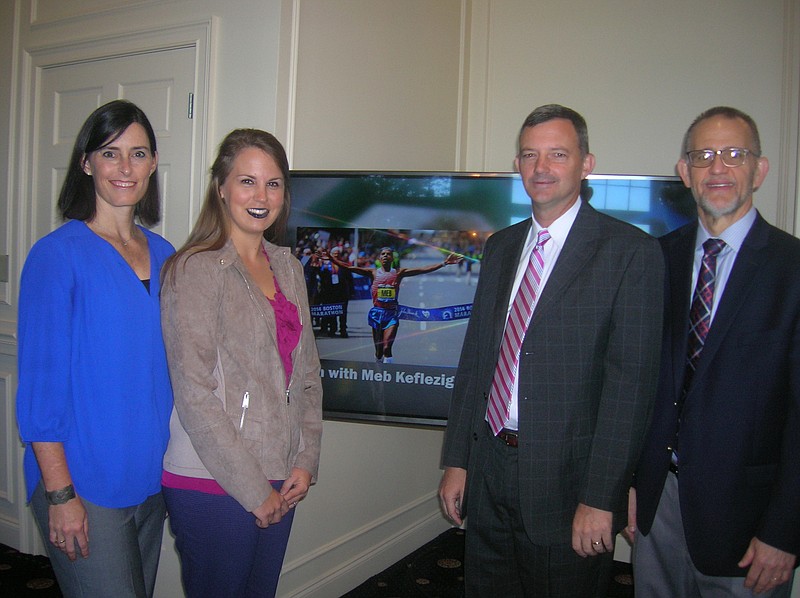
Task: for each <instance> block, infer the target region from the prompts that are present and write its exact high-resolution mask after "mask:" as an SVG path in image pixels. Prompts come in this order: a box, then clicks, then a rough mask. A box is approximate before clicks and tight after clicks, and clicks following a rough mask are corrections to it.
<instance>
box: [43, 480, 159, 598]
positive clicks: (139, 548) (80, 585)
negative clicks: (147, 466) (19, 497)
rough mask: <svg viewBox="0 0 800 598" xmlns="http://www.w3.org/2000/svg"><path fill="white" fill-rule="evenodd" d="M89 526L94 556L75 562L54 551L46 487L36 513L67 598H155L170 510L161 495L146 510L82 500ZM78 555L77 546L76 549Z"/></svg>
mask: <svg viewBox="0 0 800 598" xmlns="http://www.w3.org/2000/svg"><path fill="white" fill-rule="evenodd" d="M81 500H82V501H83V506H84V508H85V509H86V514H87V517H88V520H89V556H88V557H87V558H85V559H84V558H82V557H81V556H80V552H79V551H78V558H77V559H76V560H75V561H70V560H69V557H67V555H66V554H65V553H64V552H62V551H61V550H59V549H58V548H56V547H55V546H53V545H52V544H51V543H50V542H49V540H48V536H49V534H50V527H49V518H48V505H47V501H46V500H45V497H44V487H43V486H42V484H41V483H40V484H39V486H38V487H37V488H36V491H35V492H34V493H33V497H32V498H31V507H32V508H33V514H34V517H35V518H36V523H37V524H38V525H39V530H40V531H41V532H42V537H43V538H44V543H45V546H47V555H48V556H49V557H50V562H51V564H52V565H53V570H54V571H55V574H56V579H58V585H59V587H60V588H61V592H62V593H63V594H64V597H65V598H78V597H80V598H103V597H106V596H107V597H108V598H112V597H113V598H152V596H153V590H154V588H155V583H156V571H157V569H158V557H159V555H160V553H161V534H162V530H163V529H164V516H165V513H166V509H165V507H164V499H163V498H162V497H161V493H160V492H159V493H158V494H154V495H153V496H151V497H149V498H148V499H147V500H145V501H144V502H143V503H142V504H140V505H135V506H132V507H126V508H123V509H108V508H105V507H100V506H98V505H95V504H92V503H90V502H89V501H87V500H84V499H81ZM76 550H77V545H76Z"/></svg>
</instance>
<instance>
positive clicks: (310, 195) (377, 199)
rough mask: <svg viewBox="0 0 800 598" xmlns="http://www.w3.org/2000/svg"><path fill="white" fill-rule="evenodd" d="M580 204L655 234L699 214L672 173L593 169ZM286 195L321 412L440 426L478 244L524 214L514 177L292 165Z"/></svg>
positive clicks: (525, 204)
mask: <svg viewBox="0 0 800 598" xmlns="http://www.w3.org/2000/svg"><path fill="white" fill-rule="evenodd" d="M582 197H583V198H584V199H587V200H588V201H589V202H590V203H591V204H592V205H593V206H594V207H595V208H597V209H598V210H600V211H602V212H606V213H608V214H610V215H612V216H614V217H616V218H619V219H621V220H625V221H627V222H631V223H632V224H634V225H636V226H638V227H640V228H642V229H643V230H645V231H646V232H648V233H650V234H652V235H654V236H660V235H662V234H665V233H666V232H669V231H670V230H673V229H674V228H677V227H678V226H680V225H682V224H684V223H686V222H688V221H689V220H690V219H692V218H694V217H695V216H694V214H695V207H694V200H693V199H692V196H691V193H690V192H689V190H688V189H686V188H685V187H684V185H683V184H682V183H681V181H680V179H678V178H677V177H646V176H620V175H590V177H589V178H588V179H587V181H585V185H584V189H583V191H582ZM291 198H292V210H291V217H290V220H289V233H290V239H289V241H290V242H291V243H292V244H293V245H294V250H295V254H296V255H297V257H298V258H299V259H300V261H301V263H302V264H303V268H304V272H305V275H306V283H307V291H308V295H309V302H310V304H311V311H312V325H313V327H314V333H315V336H316V339H317V346H318V348H319V352H320V360H321V364H322V367H321V371H320V375H321V377H322V383H323V391H324V394H323V411H324V415H325V417H326V418H327V419H345V420H354V421H360V420H367V421H377V422H389V423H397V424H414V425H434V426H437V425H438V426H441V425H444V424H445V423H446V419H447V410H448V407H449V404H450V395H451V392H452V387H453V381H454V378H455V373H456V368H457V365H458V359H459V356H460V353H461V345H462V343H463V339H464V334H465V332H466V326H467V322H468V320H469V314H470V311H471V307H472V300H473V297H474V293H475V286H476V285H477V282H478V279H479V278H480V268H481V255H482V251H483V246H484V244H485V242H486V240H487V239H488V237H489V236H490V235H491V234H492V233H493V232H495V231H497V230H499V229H501V228H504V227H506V226H509V225H511V224H514V223H515V222H519V221H520V220H523V219H525V218H528V217H530V199H529V198H528V196H527V195H526V194H525V190H524V189H523V187H522V182H521V180H520V179H519V176H518V175H516V174H512V173H378V172H340V171H336V172H334V171H294V172H293V173H292V180H291ZM382 251H383V254H382ZM451 254H455V255H454V256H453V257H450V258H449V259H448V256H450V255H451ZM457 258H458V259H457ZM445 260H448V261H449V262H456V261H457V262H458V263H450V264H449V265H443V263H444V261H445ZM387 306H388V309H387ZM387 331H388V332H387ZM387 335H388V336H389V337H393V338H392V339H391V342H390V343H389V344H390V345H391V358H390V359H387V358H386V357H385V356H383V357H382V358H381V359H378V357H379V354H380V353H381V350H379V349H376V342H379V343H383V345H382V346H385V341H386V339H387Z"/></svg>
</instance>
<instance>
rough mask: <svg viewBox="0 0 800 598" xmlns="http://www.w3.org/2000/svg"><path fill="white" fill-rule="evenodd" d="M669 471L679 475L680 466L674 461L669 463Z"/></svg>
mask: <svg viewBox="0 0 800 598" xmlns="http://www.w3.org/2000/svg"><path fill="white" fill-rule="evenodd" d="M669 470H670V471H671V472H672V473H674V474H675V475H678V466H677V465H676V464H675V463H673V462H672V461H670V462H669Z"/></svg>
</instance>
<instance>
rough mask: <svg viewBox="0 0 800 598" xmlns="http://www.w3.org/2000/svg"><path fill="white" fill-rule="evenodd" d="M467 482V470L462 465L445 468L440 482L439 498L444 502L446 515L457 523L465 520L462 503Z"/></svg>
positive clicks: (443, 506) (459, 523)
mask: <svg viewBox="0 0 800 598" xmlns="http://www.w3.org/2000/svg"><path fill="white" fill-rule="evenodd" d="M466 483H467V470H466V469H461V468H460V467H447V468H445V470H444V475H442V481H441V482H440V483H439V500H440V501H441V503H442V510H443V511H444V515H445V517H447V518H448V519H449V520H450V521H452V522H453V523H455V524H456V525H461V524H462V523H463V522H464V514H463V513H462V512H461V505H462V500H463V499H464V488H465V487H466Z"/></svg>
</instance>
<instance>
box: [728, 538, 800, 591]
mask: <svg viewBox="0 0 800 598" xmlns="http://www.w3.org/2000/svg"><path fill="white" fill-rule="evenodd" d="M796 560H797V557H796V556H795V555H793V554H791V553H789V552H784V551H783V550H780V549H778V548H775V547H774V546H770V545H769V544H764V542H762V541H761V540H759V539H758V538H753V539H752V540H750V546H748V547H747V551H746V552H745V553H744V557H742V560H741V561H739V566H740V567H742V568H743V569H745V568H747V567H749V568H750V569H749V570H748V572H747V577H745V579H744V587H746V588H750V589H751V590H753V591H754V592H755V593H756V594H761V593H763V592H769V591H770V590H771V589H773V588H775V587H777V586H779V585H781V584H783V583H786V582H787V581H789V579H791V576H792V571H793V570H794V564H795V561H796Z"/></svg>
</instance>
